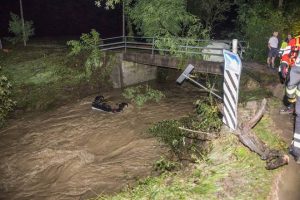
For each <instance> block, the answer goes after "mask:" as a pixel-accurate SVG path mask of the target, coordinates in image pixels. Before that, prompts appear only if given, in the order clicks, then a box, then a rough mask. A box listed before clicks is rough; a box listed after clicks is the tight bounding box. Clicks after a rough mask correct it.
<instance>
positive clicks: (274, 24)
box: [238, 0, 288, 60]
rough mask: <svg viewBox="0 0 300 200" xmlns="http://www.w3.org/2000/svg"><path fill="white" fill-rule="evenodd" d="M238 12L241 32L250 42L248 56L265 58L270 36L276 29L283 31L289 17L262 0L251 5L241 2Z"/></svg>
mask: <svg viewBox="0 0 300 200" xmlns="http://www.w3.org/2000/svg"><path fill="white" fill-rule="evenodd" d="M238 14H239V15H238V22H239V25H240V28H241V32H242V34H243V35H244V37H245V40H246V41H248V43H249V49H248V50H247V56H248V58H250V59H255V60H265V58H266V51H267V43H268V39H269V37H271V35H272V33H273V32H274V31H278V32H280V33H282V32H284V30H286V29H287V28H288V27H287V17H285V16H284V14H283V12H282V11H281V10H278V9H275V8H274V6H273V5H272V4H271V3H268V2H267V3H266V2H265V1H262V0H256V1H253V3H252V4H251V5H250V4H249V3H241V4H240V5H239V11H238Z"/></svg>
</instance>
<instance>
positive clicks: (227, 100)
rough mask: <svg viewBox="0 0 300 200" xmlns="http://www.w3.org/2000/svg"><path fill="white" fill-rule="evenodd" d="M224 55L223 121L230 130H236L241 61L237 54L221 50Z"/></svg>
mask: <svg viewBox="0 0 300 200" xmlns="http://www.w3.org/2000/svg"><path fill="white" fill-rule="evenodd" d="M223 55H224V61H225V64H224V83H223V90H224V96H223V102H224V108H223V109H224V116H223V122H224V123H225V124H226V125H227V126H229V128H231V129H232V130H236V128H237V125H238V122H237V106H238V97H239V85H240V77H241V70H242V62H241V59H240V58H239V56H238V55H237V54H235V53H233V52H230V51H227V50H223Z"/></svg>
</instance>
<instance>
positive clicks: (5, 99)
mask: <svg viewBox="0 0 300 200" xmlns="http://www.w3.org/2000/svg"><path fill="white" fill-rule="evenodd" d="M0 70H1V68H0ZM11 90H12V86H11V84H10V83H9V81H8V79H7V78H6V76H4V75H0V127H2V126H3V125H4V122H5V119H6V117H7V115H8V113H9V111H11V110H12V109H13V106H14V105H15V102H14V101H13V100H12V99H11Z"/></svg>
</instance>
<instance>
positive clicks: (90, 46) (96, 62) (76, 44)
mask: <svg viewBox="0 0 300 200" xmlns="http://www.w3.org/2000/svg"><path fill="white" fill-rule="evenodd" d="M100 44H101V40H100V34H99V33H98V32H97V31H96V30H94V29H92V30H91V32H90V33H83V34H82V35H81V37H80V40H70V41H68V42H67V45H68V46H70V47H71V52H70V55H71V56H73V55H78V54H80V53H87V54H88V56H87V58H86V61H85V73H86V76H87V77H88V78H89V77H90V76H91V74H92V73H93V71H94V70H95V69H96V68H99V67H100V66H101V59H102V53H101V50H100V49H99V45H100Z"/></svg>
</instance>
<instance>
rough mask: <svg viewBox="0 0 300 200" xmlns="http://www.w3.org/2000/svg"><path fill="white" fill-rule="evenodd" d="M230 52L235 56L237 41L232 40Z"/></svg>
mask: <svg viewBox="0 0 300 200" xmlns="http://www.w3.org/2000/svg"><path fill="white" fill-rule="evenodd" d="M232 52H233V53H235V54H237V52H238V40H237V39H233V40H232Z"/></svg>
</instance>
